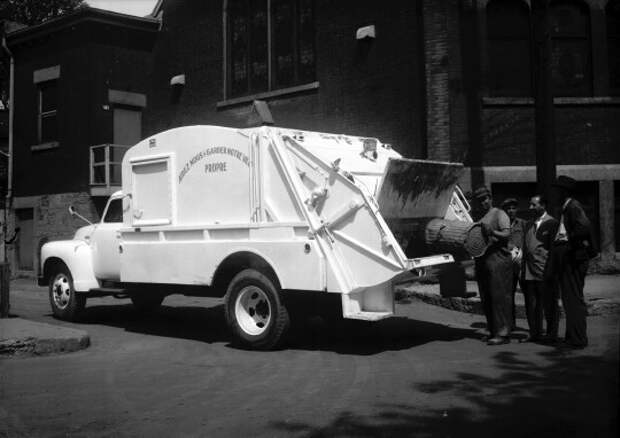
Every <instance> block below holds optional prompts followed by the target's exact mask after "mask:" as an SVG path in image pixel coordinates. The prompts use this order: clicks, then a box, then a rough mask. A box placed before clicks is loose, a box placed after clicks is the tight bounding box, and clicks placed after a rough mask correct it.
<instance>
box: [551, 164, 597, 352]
mask: <svg viewBox="0 0 620 438" xmlns="http://www.w3.org/2000/svg"><path fill="white" fill-rule="evenodd" d="M553 185H554V186H555V187H556V189H557V190H558V193H559V199H560V201H561V202H562V210H561V211H562V216H561V218H560V225H559V227H558V232H557V233H556V236H555V239H554V244H553V251H552V255H551V257H552V258H551V263H552V266H551V269H552V270H553V275H554V276H555V277H556V278H557V281H558V284H559V286H560V291H561V294H562V305H563V306H564V312H565V314H566V335H565V338H564V342H565V346H567V347H572V348H585V347H586V346H587V345H588V336H587V322H586V317H587V313H588V310H587V307H586V302H585V300H584V298H583V286H584V282H585V276H586V273H587V271H588V261H589V259H591V258H592V257H594V256H595V255H596V251H595V250H594V248H593V245H592V227H591V224H590V221H589V220H588V217H587V216H586V214H585V212H584V211H583V207H582V206H581V204H580V203H579V202H578V201H577V200H575V199H574V198H573V195H574V192H575V188H576V185H577V182H576V181H575V180H574V179H573V178H570V177H568V176H564V175H561V176H559V177H558V178H557V180H556V182H555V183H554V184H553Z"/></svg>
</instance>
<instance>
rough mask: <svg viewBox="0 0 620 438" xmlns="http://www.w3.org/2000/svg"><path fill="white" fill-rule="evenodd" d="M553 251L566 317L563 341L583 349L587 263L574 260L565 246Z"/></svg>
mask: <svg viewBox="0 0 620 438" xmlns="http://www.w3.org/2000/svg"><path fill="white" fill-rule="evenodd" d="M553 251H554V253H555V254H554V258H555V260H556V263H558V269H557V273H556V278H557V281H558V285H559V288H560V293H561V297H562V306H563V307H564V314H565V315H566V334H565V336H564V337H565V341H566V343H568V344H571V345H573V346H576V347H585V346H586V345H588V335H587V320H586V318H587V316H588V308H587V306H586V302H585V299H584V297H583V286H584V284H585V277H586V273H587V272H588V261H587V260H575V258H574V256H573V254H572V253H571V251H570V250H569V246H568V245H567V244H559V245H556V246H555V247H554V248H553Z"/></svg>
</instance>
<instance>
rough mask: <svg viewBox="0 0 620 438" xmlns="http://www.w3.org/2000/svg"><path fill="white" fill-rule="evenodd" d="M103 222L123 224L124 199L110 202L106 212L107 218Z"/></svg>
mask: <svg viewBox="0 0 620 438" xmlns="http://www.w3.org/2000/svg"><path fill="white" fill-rule="evenodd" d="M103 222H105V223H110V222H123V200H122V199H114V200H112V201H110V205H109V206H108V209H107V210H106V213H105V217H104V218H103Z"/></svg>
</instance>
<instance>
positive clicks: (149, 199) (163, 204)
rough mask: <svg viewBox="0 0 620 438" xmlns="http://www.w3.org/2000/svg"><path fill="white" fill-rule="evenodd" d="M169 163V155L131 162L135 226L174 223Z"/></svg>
mask: <svg viewBox="0 0 620 438" xmlns="http://www.w3.org/2000/svg"><path fill="white" fill-rule="evenodd" d="M170 167H171V166H170V157H163V158H162V157H159V158H153V159H140V160H139V161H135V162H132V163H131V180H132V196H131V199H132V200H131V210H132V211H131V214H132V218H131V220H132V225H133V226H148V225H168V224H171V223H172V181H171V175H170Z"/></svg>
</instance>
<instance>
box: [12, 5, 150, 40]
mask: <svg viewBox="0 0 620 438" xmlns="http://www.w3.org/2000/svg"><path fill="white" fill-rule="evenodd" d="M82 23H99V24H107V25H111V26H116V27H120V28H125V29H130V30H137V31H144V32H147V33H156V32H157V31H158V30H159V20H157V19H155V18H153V17H136V16H134V15H127V14H121V13H118V12H113V11H107V10H103V9H97V8H92V7H90V6H84V7H80V8H79V9H78V10H76V11H75V12H71V13H69V14H66V15H63V16H60V17H58V18H53V19H51V20H47V21H45V22H43V23H41V24H37V25H35V26H30V27H27V28H22V29H18V30H15V31H13V32H10V33H8V34H7V44H8V45H9V46H10V47H15V46H19V45H20V44H23V43H25V42H28V41H32V40H35V39H38V38H42V37H47V36H49V35H51V34H54V33H56V32H61V31H63V30H65V29H67V28H71V27H73V26H76V25H78V24H82Z"/></svg>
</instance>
